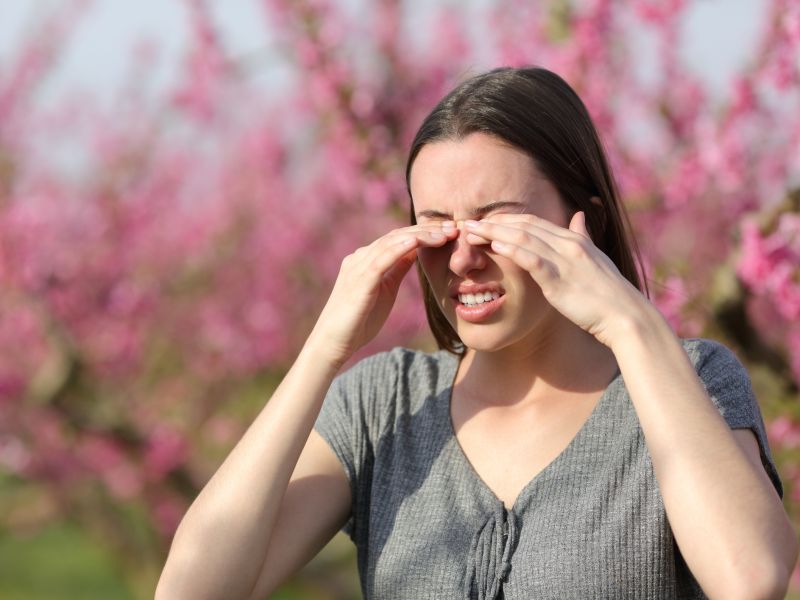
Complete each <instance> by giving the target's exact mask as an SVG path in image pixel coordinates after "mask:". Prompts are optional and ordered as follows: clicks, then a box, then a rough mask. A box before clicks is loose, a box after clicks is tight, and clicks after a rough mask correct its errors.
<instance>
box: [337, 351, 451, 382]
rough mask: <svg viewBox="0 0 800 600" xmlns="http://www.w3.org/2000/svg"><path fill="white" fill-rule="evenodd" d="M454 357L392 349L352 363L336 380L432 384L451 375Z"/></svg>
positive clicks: (448, 354) (447, 353)
mask: <svg viewBox="0 0 800 600" xmlns="http://www.w3.org/2000/svg"><path fill="white" fill-rule="evenodd" d="M458 360H459V359H458V357H457V356H454V355H453V354H450V353H449V352H446V351H443V350H442V351H438V352H423V351H421V350H413V349H410V348H401V347H398V348H394V349H392V350H389V351H387V352H379V353H377V354H373V355H371V356H368V357H366V358H363V359H361V360H359V361H358V362H356V363H355V364H354V365H353V366H351V367H350V368H348V369H347V370H346V371H345V372H344V373H342V374H341V375H340V376H339V378H340V379H344V380H347V381H349V382H351V383H355V382H358V383H359V384H362V385H363V384H374V383H379V384H381V385H382V386H386V384H388V383H392V382H394V383H395V384H398V383H400V382H401V381H408V380H417V381H420V380H421V381H434V380H439V379H440V378H441V377H442V376H447V375H449V374H450V373H453V374H454V373H455V369H456V367H457V365H458Z"/></svg>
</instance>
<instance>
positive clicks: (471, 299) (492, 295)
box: [458, 292, 502, 306]
mask: <svg viewBox="0 0 800 600" xmlns="http://www.w3.org/2000/svg"><path fill="white" fill-rule="evenodd" d="M500 296H502V294H501V293H500V292H479V293H477V294H459V295H458V301H459V302H460V303H461V304H462V305H463V306H480V305H481V304H483V303H485V302H491V301H492V300H497V299H498V298H500Z"/></svg>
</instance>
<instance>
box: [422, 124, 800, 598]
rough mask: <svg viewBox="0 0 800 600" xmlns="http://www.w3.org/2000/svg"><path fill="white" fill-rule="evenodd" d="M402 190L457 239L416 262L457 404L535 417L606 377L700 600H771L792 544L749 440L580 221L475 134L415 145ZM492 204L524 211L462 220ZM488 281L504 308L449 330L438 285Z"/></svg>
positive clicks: (516, 160) (527, 164) (524, 165)
mask: <svg viewBox="0 0 800 600" xmlns="http://www.w3.org/2000/svg"><path fill="white" fill-rule="evenodd" d="M411 189H412V195H413V197H414V202H415V210H416V212H417V216H418V218H419V219H420V220H421V222H424V223H427V222H429V220H428V219H427V218H426V216H428V217H430V220H435V218H440V219H442V218H445V217H450V216H452V218H453V219H454V220H455V221H456V222H457V223H456V227H455V228H456V229H457V231H459V236H458V238H457V239H456V240H454V241H453V242H451V243H449V244H448V245H446V246H444V247H442V248H438V249H435V248H426V249H421V250H420V251H419V253H418V254H419V260H420V262H421V264H422V266H423V269H424V272H425V274H426V277H427V279H428V281H429V283H430V284H431V287H432V289H433V290H434V294H435V295H436V298H437V299H438V300H439V303H440V306H442V308H443V311H444V314H445V315H446V316H447V318H448V320H450V323H451V324H452V325H453V326H454V328H455V329H456V331H457V332H458V334H459V336H460V337H461V339H462V340H463V341H464V343H465V345H466V346H467V347H468V350H467V352H466V356H465V358H464V360H463V361H462V364H461V367H460V371H459V376H458V378H457V381H460V382H469V386H468V388H469V390H470V392H469V395H470V402H472V404H473V405H478V406H480V405H483V406H491V405H492V404H494V403H495V402H496V401H495V400H493V399H492V396H493V390H496V389H499V388H498V386H501V387H502V389H504V391H505V390H506V389H510V390H512V391H513V392H514V394H513V398H512V399H511V400H510V401H508V402H509V403H510V404H511V406H508V407H506V408H507V410H509V411H511V409H512V408H513V409H518V408H519V406H523V407H525V406H527V407H530V408H531V409H532V410H534V409H536V408H537V407H540V406H541V405H542V404H546V403H550V404H551V405H552V404H554V403H558V402H559V401H560V400H561V399H562V398H564V397H565V393H567V392H568V391H569V390H570V388H571V387H574V386H575V385H576V384H575V383H570V382H580V383H578V384H577V385H578V387H582V388H584V389H589V390H591V389H594V388H598V387H602V382H607V381H608V376H609V373H610V372H611V370H610V367H612V366H613V365H614V364H616V366H618V367H619V369H620V371H621V374H622V376H623V379H624V380H625V383H626V386H627V388H628V391H629V393H630V396H631V401H632V403H633V405H634V408H635V409H636V412H637V416H638V417H639V421H640V425H641V427H642V430H643V432H644V434H645V439H646V443H647V446H648V450H649V453H650V455H651V458H652V462H653V467H654V471H655V474H656V478H657V480H658V483H659V488H660V490H661V494H662V496H663V498H664V505H665V510H666V513H667V517H668V519H669V522H670V525H671V527H672V530H673V533H674V534H675V539H676V542H677V544H678V546H679V548H680V550H681V553H682V554H683V556H684V559H685V560H686V562H687V565H688V566H689V568H690V569H691V571H692V573H693V574H694V575H695V577H696V578H697V580H698V582H699V583H700V585H701V586H702V587H703V589H704V591H705V592H706V594H708V595H709V596H710V597H712V598H782V597H783V596H784V594H785V592H786V588H787V586H788V577H789V574H790V573H791V570H792V568H793V566H794V564H795V562H796V560H797V555H798V546H797V540H796V538H795V535H794V533H793V531H792V528H791V525H790V523H789V520H788V517H787V515H786V513H785V511H784V509H783V506H782V504H781V501H780V498H779V497H778V495H777V493H776V492H775V489H774V487H773V486H772V484H771V482H770V481H769V479H768V477H767V475H766V473H765V471H764V468H763V466H762V464H761V461H760V457H759V450H758V445H757V442H756V439H755V437H754V435H753V433H752V432H751V431H749V430H736V431H731V430H730V429H729V427H728V426H727V423H726V422H725V421H724V419H723V418H722V417H721V415H720V414H719V411H718V410H717V409H716V407H715V406H714V405H713V403H712V401H711V399H710V398H709V397H708V394H707V393H706V391H705V388H704V386H703V384H702V382H701V381H700V380H699V378H698V376H697V373H696V372H695V370H694V367H693V366H692V365H691V363H690V361H689V360H688V357H687V356H686V353H685V351H684V350H683V347H682V344H681V342H680V340H679V339H678V338H677V336H676V335H675V333H674V332H673V331H672V329H671V328H670V326H669V325H668V323H667V322H666V321H665V319H664V318H663V316H662V315H661V314H660V313H659V312H658V310H657V309H656V308H655V307H654V306H653V305H652V304H651V303H650V302H649V301H648V300H647V299H646V298H645V297H644V296H643V295H642V294H641V293H640V292H639V291H638V290H637V289H636V288H635V287H634V286H632V285H631V284H630V283H629V282H628V281H627V280H625V279H624V278H623V277H622V276H621V275H620V273H619V271H618V270H617V268H616V267H615V266H614V265H613V263H612V262H611V261H610V259H609V258H608V257H607V256H606V255H604V254H603V253H602V252H601V251H600V250H599V249H598V248H597V247H596V246H594V244H593V243H592V241H591V238H590V236H589V233H588V231H587V229H586V224H585V219H584V215H583V213H580V212H578V213H576V214H575V215H573V216H572V218H571V219H569V221H567V218H566V215H565V214H564V212H563V206H562V204H561V202H560V199H559V197H558V194H557V192H556V190H555V189H554V188H553V186H552V185H551V184H550V183H549V182H548V181H546V179H544V178H543V177H542V176H541V174H540V173H539V172H538V170H537V169H536V166H535V164H534V163H533V161H532V160H531V159H530V158H528V157H527V156H526V155H525V154H524V153H522V152H521V151H519V150H517V149H515V148H512V147H510V146H508V145H506V144H504V143H503V142H502V141H500V140H497V139H495V138H493V137H491V136H488V135H485V134H481V133H477V134H472V135H470V136H468V137H466V138H465V139H462V140H454V141H443V142H437V143H433V144H430V145H428V146H426V147H424V148H423V149H422V150H421V151H420V153H419V155H418V157H417V160H416V162H415V165H414V167H413V170H412V174H411ZM497 199H502V200H507V199H511V200H513V201H514V202H520V203H521V205H522V206H521V207H520V210H519V211H515V212H512V213H509V212H505V211H503V210H500V211H495V212H490V213H488V214H484V213H481V211H477V212H476V209H477V208H478V207H481V206H484V205H486V204H487V203H490V202H493V201H496V200H497ZM520 213H521V214H520ZM477 214H480V216H481V217H482V218H480V219H477V218H474V217H475V216H476V215H477ZM437 216H438V217H437ZM443 225H444V224H443ZM486 280H490V281H499V282H502V283H503V285H504V287H505V288H506V290H507V292H508V295H511V296H512V297H511V298H507V299H506V302H505V303H504V304H503V305H502V307H501V309H500V310H499V311H498V312H497V313H495V315H493V317H495V316H496V317H497V318H496V319H492V320H491V321H490V322H486V323H480V324H477V325H476V324H470V323H465V322H463V321H462V320H460V319H459V318H458V314H457V313H455V312H454V311H453V310H452V302H451V303H450V305H448V302H449V301H450V300H449V297H448V289H450V288H449V286H451V285H453V283H454V282H455V283H456V284H458V283H461V282H485V281H486ZM587 364H592V365H593V368H592V369H585V365H587ZM456 391H457V390H456ZM454 393H455V392H454ZM508 414H509V415H511V414H513V413H512V412H509V413H508Z"/></svg>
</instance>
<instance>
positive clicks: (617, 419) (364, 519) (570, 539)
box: [315, 339, 783, 600]
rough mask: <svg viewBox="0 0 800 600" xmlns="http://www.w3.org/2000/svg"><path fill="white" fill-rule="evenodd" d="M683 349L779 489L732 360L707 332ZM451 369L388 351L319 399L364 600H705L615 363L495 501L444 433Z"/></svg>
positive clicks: (448, 427) (440, 360) (447, 360)
mask: <svg viewBox="0 0 800 600" xmlns="http://www.w3.org/2000/svg"><path fill="white" fill-rule="evenodd" d="M683 344H684V347H685V349H686V351H687V353H688V355H689V357H690V359H691V361H692V363H693V364H694V365H695V369H696V370H697V372H698V373H699V375H700V378H701V380H702V381H703V383H704V385H705V386H706V389H707V390H708V393H709V395H710V397H711V398H712V400H713V401H714V403H715V404H716V405H717V407H718V408H719V411H720V413H721V414H722V416H723V417H724V418H725V420H726V421H727V423H728V425H729V426H730V427H731V428H733V429H739V428H749V429H752V430H753V432H754V433H755V434H756V437H757V438H758V443H759V446H760V449H761V460H762V462H763V464H764V467H765V468H766V471H767V473H768V474H769V476H770V478H771V480H772V482H773V484H774V485H775V488H776V489H777V490H778V493H779V494H781V495H782V494H783V490H782V487H781V482H780V479H779V477H778V474H777V471H776V470H775V465H774V464H773V462H772V457H771V455H770V450H769V447H768V445H767V438H766V433H765V430H764V423H763V420H762V417H761V413H760V411H759V408H758V404H757V402H756V399H755V397H754V395H753V391H752V388H751V385H750V380H749V377H748V375H747V372H746V370H745V369H744V367H743V366H742V365H741V363H740V362H739V361H738V360H737V359H736V357H735V356H734V355H733V353H732V352H730V350H728V349H727V348H725V347H724V346H723V345H721V344H719V343H717V342H712V341H709V340H700V339H693V340H685V341H684V342H683ZM457 366H458V358H457V357H455V356H453V355H452V354H449V353H447V352H443V351H442V352H437V353H435V354H426V353H423V352H416V351H412V350H407V349H402V348H397V349H395V350H392V351H391V352H386V353H382V354H378V355H375V356H372V357H370V358H367V359H365V360H363V361H361V362H359V363H358V364H357V365H356V366H354V367H353V368H352V369H350V370H349V371H347V372H346V373H344V374H342V375H340V376H339V377H338V378H337V379H336V380H335V381H334V383H333V385H332V386H331V389H330V391H329V393H328V396H327V397H326V399H325V402H324V403H323V406H322V410H321V412H320V415H319V418H318V420H317V422H316V425H315V429H316V430H317V431H318V432H319V433H320V434H321V435H322V437H323V438H324V439H325V440H326V441H327V442H328V444H329V445H330V446H331V448H332V449H333V451H334V452H335V453H336V456H338V458H339V460H340V461H341V463H342V465H343V466H344V470H345V472H346V473H347V477H348V479H349V481H350V486H351V491H352V498H353V504H352V513H351V517H350V520H349V521H348V522H347V524H346V526H345V527H344V529H343V531H345V532H346V533H347V534H348V535H349V536H350V537H351V539H352V540H353V542H354V543H355V545H356V548H357V553H358V569H359V576H360V579H361V587H362V591H363V594H364V597H365V598H367V599H384V598H386V599H389V598H391V599H406V598H407V599H414V600H422V599H425V598H431V599H436V600H464V599H478V600H490V599H495V598H504V599H505V600H523V599H524V600H528V599H530V598H537V599H545V598H554V599H556V598H557V599H559V600H563V599H565V598H642V599H647V600H653V599H660V598H705V596H704V594H703V593H702V591H701V590H700V587H699V586H698V584H697V582H696V581H695V579H694V577H693V576H692V574H691V573H690V572H689V570H688V568H687V566H686V563H685V562H684V560H683V558H682V556H681V555H680V552H679V551H678V548H677V546H676V544H675V540H674V537H673V535H672V531H671V529H670V527H669V523H668V521H667V516H666V513H665V511H664V504H663V500H662V498H661V494H660V493H659V489H658V483H657V481H656V478H655V475H654V473H653V466H652V463H651V461H650V455H649V453H648V451H647V446H646V444H645V440H644V436H643V433H642V430H641V428H640V426H639V421H638V418H637V416H636V412H635V410H634V408H633V405H632V403H631V401H630V397H629V395H628V392H627V390H626V388H625V383H624V381H623V379H622V376H621V375H620V374H619V371H618V372H617V376H616V377H615V379H614V380H613V381H612V382H611V383H610V384H609V386H608V388H607V389H606V390H605V392H604V393H603V395H602V397H601V398H600V400H599V401H598V403H597V405H596V407H595V408H594V410H593V412H592V413H591V415H590V417H589V418H588V420H587V421H586V423H585V424H584V425H583V427H582V428H581V429H580V431H579V432H578V434H577V435H576V436H575V438H574V439H573V440H572V441H571V442H570V444H569V445H568V446H567V448H566V449H565V450H564V451H563V452H562V453H561V454H560V455H559V456H558V457H556V458H555V459H554V460H553V462H551V463H550V464H549V465H548V466H547V467H545V469H544V470H542V471H541V472H540V473H539V474H538V475H536V477H534V478H533V479H532V480H531V481H530V482H529V483H528V484H527V485H526V486H525V487H524V488H523V489H522V491H521V492H520V494H519V497H518V498H517V499H516V502H515V503H514V506H513V507H512V509H511V510H506V508H505V506H504V505H503V503H502V502H501V501H500V500H499V499H498V498H497V497H496V496H495V495H494V493H492V491H491V490H490V489H489V488H488V487H487V486H486V484H485V483H484V482H483V481H482V480H481V479H480V477H479V476H478V474H477V473H476V472H475V470H474V469H473V467H472V465H471V464H470V463H469V461H468V460H467V458H466V456H465V455H464V453H463V451H462V450H461V447H460V446H459V444H458V441H457V439H456V436H455V433H454V431H453V426H452V421H451V419H450V392H451V388H452V384H453V380H454V378H455V374H456V369H457ZM498 392H502V390H498Z"/></svg>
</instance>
